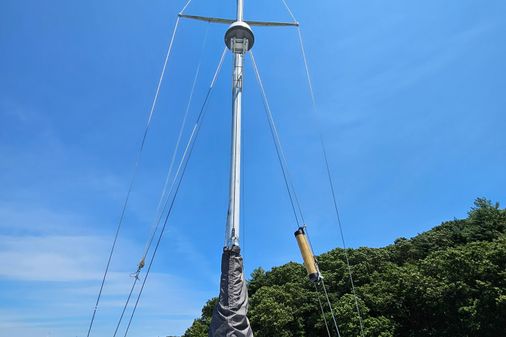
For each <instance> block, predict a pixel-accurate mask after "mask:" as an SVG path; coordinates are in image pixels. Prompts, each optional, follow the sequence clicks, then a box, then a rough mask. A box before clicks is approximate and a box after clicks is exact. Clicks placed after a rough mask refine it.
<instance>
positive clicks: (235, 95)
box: [225, 0, 254, 248]
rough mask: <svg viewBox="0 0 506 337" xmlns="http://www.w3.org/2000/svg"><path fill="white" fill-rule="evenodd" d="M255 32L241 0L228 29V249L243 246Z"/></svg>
mask: <svg viewBox="0 0 506 337" xmlns="http://www.w3.org/2000/svg"><path fill="white" fill-rule="evenodd" d="M253 42H254V37H253V32H252V31H251V28H250V27H249V25H248V24H246V23H245V22H244V21H243V0H237V21H236V22H234V23H233V24H232V25H231V26H230V28H229V29H228V31H227V33H226V35H225V43H226V44H227V46H228V48H229V49H230V50H231V51H232V52H233V53H234V68H233V77H232V150H231V152H232V156H231V157H232V159H231V165H230V166H231V168H230V199H229V206H228V214H227V227H226V231H225V247H227V248H232V247H233V246H237V247H239V229H240V223H239V222H240V211H241V115H242V109H241V108H242V86H243V65H244V55H245V53H246V52H247V51H248V50H249V49H251V47H252V46H253Z"/></svg>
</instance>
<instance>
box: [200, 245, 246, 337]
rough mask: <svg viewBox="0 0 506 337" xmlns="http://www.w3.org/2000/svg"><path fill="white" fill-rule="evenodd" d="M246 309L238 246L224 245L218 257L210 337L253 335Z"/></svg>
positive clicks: (244, 286)
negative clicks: (217, 284)
mask: <svg viewBox="0 0 506 337" xmlns="http://www.w3.org/2000/svg"><path fill="white" fill-rule="evenodd" d="M247 313H248V289H247V288H246V281H245V280H244V274H243V261H242V256H241V249H240V248H239V247H237V246H232V248H227V247H225V248H224V249H223V255H222V258H221V280H220V298H219V301H218V303H217V304H216V307H215V308H214V311H213V317H212V319H211V326H210V328H209V337H253V331H252V330H251V325H250V322H249V320H248V318H247V317H246V315H247Z"/></svg>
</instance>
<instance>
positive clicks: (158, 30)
mask: <svg viewBox="0 0 506 337" xmlns="http://www.w3.org/2000/svg"><path fill="white" fill-rule="evenodd" d="M211 3H212V5H211ZM290 5H291V6H292V9H293V12H294V14H295V15H296V16H297V18H298V20H299V21H300V22H301V23H302V27H303V28H302V29H303V34H304V37H305V40H306V44H307V49H308V58H309V62H310V66H311V71H312V74H313V78H314V85H315V90H316V99H317V101H318V107H319V110H320V115H319V120H320V123H321V125H322V126H323V128H322V131H323V134H324V138H325V140H326V142H327V145H328V150H329V157H330V158H329V159H330V164H331V168H332V171H333V173H334V176H335V181H336V189H337V197H338V201H339V204H340V209H341V212H342V217H343V222H344V231H345V235H346V238H347V241H348V243H349V245H350V246H352V247H359V246H372V247H380V246H384V245H387V244H389V243H391V242H393V240H395V239H396V238H398V237H401V236H405V237H410V236H413V235H416V234H417V233H419V232H422V231H424V230H427V229H429V228H431V227H433V226H435V225H437V224H439V223H440V222H441V221H443V220H449V219H453V218H462V217H465V216H466V212H467V211H468V210H469V208H470V207H471V206H472V202H473V200H474V199H475V198H476V197H480V196H484V197H487V198H489V199H492V200H493V201H499V202H501V203H503V204H504V203H506V192H505V191H506V189H505V186H506V184H505V183H506V174H505V173H504V172H505V171H504V168H505V165H506V152H505V148H506V132H505V129H506V128H505V126H506V116H505V112H506V111H505V110H506V109H505V107H506V79H505V75H506V62H505V60H506V44H505V43H504V39H505V36H506V21H505V20H504V18H505V17H506V3H505V2H504V1H502V0H489V1H478V0H474V1H470V0H448V1H440V0H424V1H402V0H381V1H380V0H367V1H365V0H354V1H317V2H314V1H301V0H292V1H290ZM182 6H183V1H179V0H178V1H168V0H165V1H162V0H153V1H130V0H127V1H124V0H123V1H117V0H111V1H99V0H88V1H68V0H66V1H64V0H52V1H35V0H3V1H2V2H1V4H0V186H1V187H0V261H2V268H0V335H1V336H6V337H7V336H16V337H28V336H44V337H46V336H51V337H64V336H65V337H72V336H80V337H82V336H85V333H86V329H87V324H88V320H89V318H90V315H91V312H92V307H93V304H94V299H95V296H96V294H97V291H98V286H99V279H100V276H101V273H102V271H103V268H104V266H105V260H106V256H107V253H108V249H109V246H110V243H111V240H112V236H113V232H114V228H115V225H116V222H117V219H118V216H119V213H120V210H121V205H122V202H123V200H124V197H125V193H126V190H127V186H128V181H129V178H130V176H131V174H132V170H133V163H134V159H135V154H136V151H137V148H138V146H139V142H140V138H141V134H142V131H143V128H144V124H145V121H146V116H147V112H148V109H149V106H150V103H151V100H152V97H153V94H154V91H155V88H156V82H157V80H158V76H159V73H160V70H161V66H162V63H163V55H164V52H165V50H166V47H167V42H168V39H169V37H170V32H171V29H172V27H173V25H174V22H175V15H176V13H177V12H178V11H179V10H180V9H181V7H182ZM187 12H188V13H191V14H200V15H214V16H223V17H231V16H233V15H234V1H231V0H229V1H224V0H220V1H212V2H211V1H204V0H194V1H193V2H192V4H191V5H190V7H189V8H188V10H187ZM246 17H247V18H249V19H257V20H289V16H288V14H287V13H286V11H285V10H284V8H283V6H282V3H281V2H280V1H272V0H269V1H267V0H261V1H248V0H246ZM180 28H181V29H180V32H179V34H178V35H177V38H176V44H175V48H174V53H173V57H172V58H171V59H170V62H169V68H168V73H167V77H166V82H164V85H163V87H162V92H161V97H160V101H159V105H158V108H157V110H156V113H155V117H154V121H153V128H152V129H151V132H150V134H149V136H148V140H147V144H146V151H145V153H144V156H143V158H142V161H141V166H140V174H139V177H138V180H137V182H136V184H135V186H134V190H133V195H132V199H131V203H130V205H129V208H128V211H127V215H126V221H125V227H124V230H123V232H122V233H121V237H120V241H119V249H118V251H117V254H116V255H115V256H114V259H113V264H112V269H111V270H112V273H111V278H110V279H109V281H108V283H107V284H106V288H105V292H104V298H103V301H102V307H101V308H100V310H99V314H98V318H97V322H96V328H95V330H94V333H93V335H92V336H96V337H102V336H111V335H112V331H113V326H114V324H115V322H116V319H117V317H118V314H119V309H120V306H121V304H122V302H123V300H124V298H125V294H126V292H127V291H128V287H129V285H130V278H129V273H130V272H132V271H134V269H135V266H136V263H137V260H138V259H139V257H140V255H141V252H142V249H143V247H144V243H145V241H146V239H147V235H148V231H149V228H150V224H151V222H152V218H153V216H154V211H155V207H156V203H157V196H158V194H159V193H160V189H161V185H162V182H163V176H164V172H165V170H166V167H167V161H168V157H169V153H170V151H171V149H172V147H173V146H174V142H175V139H176V133H177V129H178V124H179V123H180V121H181V118H182V116H183V112H184V107H185V104H186V100H187V98H188V94H189V92H190V87H191V81H192V75H193V73H194V71H195V67H196V65H197V63H198V60H199V58H200V57H201V56H200V46H201V43H202V40H203V37H204V35H205V31H206V29H207V24H204V23H195V22H182V24H181V26H180ZM225 29H226V27H224V26H212V27H209V39H208V43H207V47H206V49H205V52H204V53H203V55H202V59H203V61H202V73H201V78H200V80H199V82H198V86H197V91H196V94H195V100H194V102H195V104H194V105H193V108H192V110H191V111H192V118H194V117H195V114H196V113H197V107H198V105H199V104H200V102H202V99H203V96H204V94H205V91H206V88H207V86H208V85H209V81H210V79H211V77H212V72H213V71H214V68H215V66H216V63H217V61H218V58H219V54H220V53H221V51H222V49H223V34H224V31H225ZM255 32H256V37H257V41H256V44H255V48H254V51H255V53H256V58H257V61H258V63H259V67H260V70H261V72H262V73H263V76H264V80H265V84H266V90H267V93H268V95H269V96H270V98H271V104H272V108H273V112H274V114H275V118H276V121H277V122H278V126H279V130H280V134H281V139H282V141H283V143H284V146H285V149H286V153H287V158H288V162H289V167H290V170H291V174H292V176H293V180H294V183H295V186H296V189H297V191H298V194H299V196H300V199H301V203H302V207H303V209H304V213H305V217H306V220H307V222H308V226H309V227H310V229H311V234H312V241H313V244H314V246H315V249H316V251H317V253H321V252H324V251H326V250H328V249H331V248H333V247H336V246H339V238H338V235H337V227H336V222H335V217H334V215H333V212H332V207H331V202H330V201H331V199H330V195H329V189H328V185H327V182H326V178H325V174H324V166H323V161H322V155H321V150H320V147H319V143H318V137H317V131H316V129H315V128H314V126H312V125H313V124H312V121H313V117H311V104H310V99H309V95H308V92H307V86H306V83H305V78H304V68H303V63H302V58H301V55H300V52H299V49H298V45H297V35H296V31H294V30H293V29H279V28H278V29H270V30H269V29H265V28H257V29H256V30H255ZM230 70H231V64H230V57H229V58H227V61H226V64H225V66H224V69H223V72H222V74H221V76H220V78H219V81H218V83H217V87H216V90H215V93H214V95H213V96H212V99H211V101H210V105H209V111H208V115H207V117H206V120H205V124H204V126H203V129H202V132H201V134H200V138H199V141H198V143H197V145H196V149H195V152H194V155H193V157H192V159H191V161H190V164H189V169H188V173H187V175H186V177H185V179H184V181H183V185H182V189H181V193H180V195H179V197H178V199H177V202H176V205H175V209H174V213H173V216H172V217H171V218H170V221H169V228H168V231H167V234H166V236H165V237H164V240H163V243H162V247H161V250H160V252H159V255H158V259H157V261H156V263H155V266H154V269H153V274H152V277H151V278H150V279H149V281H148V283H147V289H146V292H145V296H144V297H143V299H142V302H141V306H140V308H139V312H138V315H137V316H136V318H135V320H134V325H133V329H132V331H131V334H130V336H138V337H156V336H165V335H170V334H175V335H176V334H180V333H182V332H183V331H184V329H185V328H187V327H188V326H189V325H190V324H191V321H192V320H193V318H194V317H196V316H198V315H199V313H200V307H201V306H202V304H203V303H204V301H205V300H206V299H208V298H210V297H212V296H215V295H217V292H218V281H219V259H220V253H221V248H222V245H223V233H224V225H225V218H226V206H227V189H228V182H227V179H228V173H229V168H228V165H229V162H228V161H229V157H228V156H229V141H230V140H229V131H230V79H231V75H230ZM245 94H246V97H245V101H244V128H245V130H244V143H245V153H244V175H245V184H244V208H243V214H244V216H243V225H244V228H245V230H244V237H243V243H242V244H243V248H244V251H243V252H244V256H245V261H246V262H245V263H246V271H247V273H248V274H249V273H250V272H251V271H252V270H253V268H255V267H258V266H262V267H264V268H266V269H268V268H270V267H272V266H274V265H279V264H283V263H286V262H288V261H299V260H300V258H299V256H298V252H297V250H296V244H295V242H294V239H293V233H292V232H293V230H294V228H295V226H296V225H295V223H294V221H293V219H292V215H291V213H290V212H291V211H290V208H289V203H288V199H287V195H286V192H285V190H284V187H283V182H282V176H281V171H280V169H279V165H278V163H277V161H276V156H275V152H274V147H273V144H272V141H271V138H270V134H269V132H268V126H267V123H266V119H265V115H264V112H263V109H262V104H261V98H260V93H259V90H258V88H257V85H256V82H255V81H254V74H253V72H252V70H251V64H250V62H249V61H248V62H247V70H246V80H245Z"/></svg>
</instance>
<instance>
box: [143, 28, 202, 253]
mask: <svg viewBox="0 0 506 337" xmlns="http://www.w3.org/2000/svg"><path fill="white" fill-rule="evenodd" d="M208 32H209V25H208V26H207V28H206V33H205V36H204V40H203V42H202V47H201V53H200V59H199V63H198V66H197V69H196V71H195V75H194V78H193V83H192V88H191V91H190V96H189V98H188V102H187V104H186V110H185V113H184V117H183V120H182V122H181V126H180V128H179V133H178V136H177V140H176V145H175V147H174V150H173V152H172V156H171V159H170V164H169V170H168V172H167V175H166V177H165V182H164V186H163V189H162V193H161V194H160V199H159V201H158V206H157V208H156V212H155V214H157V216H156V217H155V219H153V226H152V228H153V229H152V235H151V236H150V239H149V240H148V241H147V242H146V246H145V248H144V254H143V255H142V259H141V263H142V262H143V261H144V260H145V259H146V256H147V255H148V252H149V249H150V248H151V245H152V244H153V240H154V238H155V234H156V232H157V231H158V227H159V225H160V222H161V217H162V215H163V209H162V205H163V200H164V199H165V196H166V194H167V188H168V187H169V181H170V178H171V177H172V171H173V169H174V164H175V162H176V155H177V154H178V152H179V149H180V145H181V139H182V137H183V132H184V129H185V127H186V121H187V119H188V115H189V112H190V107H191V104H192V101H193V95H194V93H195V88H196V84H197V80H198V77H199V74H200V68H201V66H202V59H203V57H202V56H203V53H204V49H205V46H206V44H207V37H208Z"/></svg>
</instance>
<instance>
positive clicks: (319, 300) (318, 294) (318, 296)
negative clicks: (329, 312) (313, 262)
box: [314, 283, 331, 337]
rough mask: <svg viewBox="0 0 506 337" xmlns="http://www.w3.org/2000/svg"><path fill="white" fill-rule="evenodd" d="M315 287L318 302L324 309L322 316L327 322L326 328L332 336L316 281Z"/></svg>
mask: <svg viewBox="0 0 506 337" xmlns="http://www.w3.org/2000/svg"><path fill="white" fill-rule="evenodd" d="M314 288H315V290H316V293H317V294H316V298H317V299H318V304H319V305H320V310H321V311H322V317H323V322H324V323H325V328H326V329H327V334H328V335H329V337H331V335H330V329H329V324H328V323H327V318H326V317H325V310H323V304H322V301H321V299H320V292H319V291H318V287H317V286H316V283H315V284H314Z"/></svg>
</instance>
